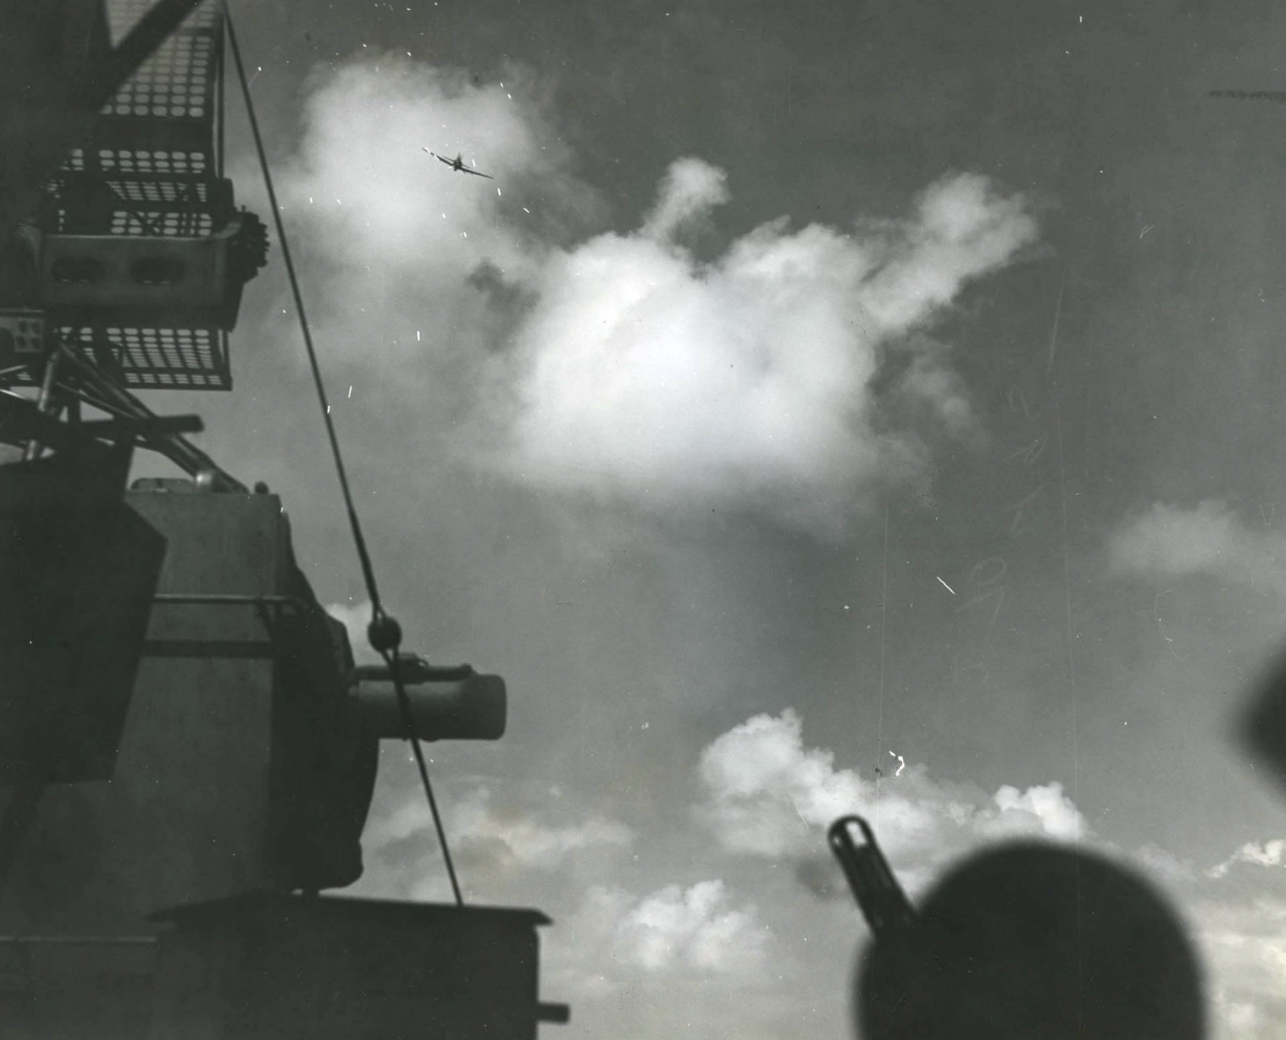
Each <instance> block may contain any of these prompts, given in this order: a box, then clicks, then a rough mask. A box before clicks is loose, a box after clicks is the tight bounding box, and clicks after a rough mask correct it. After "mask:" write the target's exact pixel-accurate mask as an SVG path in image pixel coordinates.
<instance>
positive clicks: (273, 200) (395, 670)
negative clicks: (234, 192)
mask: <svg viewBox="0 0 1286 1040" xmlns="http://www.w3.org/2000/svg"><path fill="white" fill-rule="evenodd" d="M223 8H224V11H223V16H224V22H225V24H226V25H227V27H228V40H229V42H230V43H231V44H232V59H233V62H234V63H235V64H236V67H237V79H238V80H239V81H240V83H241V94H242V97H243V98H244V99H245V104H246V115H247V117H248V119H249V122H250V132H251V134H252V135H253V137H254V142H255V151H256V152H258V154H259V168H260V169H261V170H262V171H263V181H264V186H265V187H266V188H267V189H268V202H269V204H270V205H271V206H272V218H273V221H274V222H275V224H276V227H277V240H278V241H279V242H280V243H281V256H282V259H283V260H284V261H285V264H286V276H287V278H288V279H289V281H290V291H291V294H292V295H293V297H294V300H295V312H296V314H297V315H298V316H299V328H300V330H301V331H302V333H303V337H304V348H305V349H306V350H307V352H308V364H309V367H310V368H311V369H312V375H313V385H314V387H315V388H316V390H317V400H318V403H319V404H320V405H321V411H322V418H323V419H324V420H325V424H326V436H327V438H328V439H329V441H330V449H331V455H332V456H333V457H334V460H335V471H336V473H337V474H338V476H339V486H340V491H341V492H342V493H343V496H344V507H345V509H346V510H347V511H348V524H349V528H350V529H351V530H352V534H353V544H354V546H355V547H356V549H357V558H358V561H359V562H360V563H361V567H362V577H363V579H364V580H365V583H366V594H367V596H368V597H369V598H370V601H371V623H370V625H369V627H368V628H367V630H366V634H367V638H368V639H369V640H370V644H371V646H372V647H373V648H374V649H375V650H376V652H378V653H379V655H380V657H382V658H383V659H384V663H385V664H386V665H387V666H388V670H389V676H390V678H391V679H392V680H393V688H394V689H395V690H396V691H397V703H398V707H399V709H400V711H401V715H402V725H403V727H404V728H405V730H406V736H407V739H408V740H410V742H411V749H412V751H413V752H414V754H415V764H416V766H417V767H418V769H419V773H420V782H421V784H422V785H423V787H424V794H425V797H426V798H427V799H428V802H429V811H430V812H431V813H432V814H433V826H434V828H435V829H436V830H437V834H438V843H439V845H440V846H441V848H442V858H443V860H444V862H445V863H446V868H447V875H448V876H449V877H450V879H451V891H452V892H453V893H454V894H455V902H456V905H457V906H464V897H463V896H462V895H461V893H460V882H459V881H458V880H457V879H456V874H455V864H454V863H453V862H452V860H451V849H450V846H448V845H447V836H446V829H445V828H444V827H443V825H442V816H441V814H440V813H439V812H438V803H437V799H436V798H435V797H434V795H433V784H432V782H431V781H430V780H429V769H428V766H427V765H426V764H425V761H424V750H423V748H421V747H420V738H419V735H418V734H417V733H416V732H415V724H414V722H413V720H412V718H411V703H410V700H409V699H408V697H407V694H406V687H405V685H404V684H403V682H402V675H401V670H400V662H399V660H398V649H399V647H400V646H401V643H402V628H401V626H400V625H399V624H398V623H397V619H396V618H394V617H392V616H391V615H390V614H388V613H387V612H386V611H385V610H384V604H383V603H382V602H381V600H380V594H379V586H378V584H377V583H376V581H375V568H374V567H373V566H372V564H371V556H370V553H369V552H368V551H367V548H366V539H365V538H364V537H363V536H362V524H361V521H360V520H359V519H358V516H357V508H356V506H355V505H354V504H353V492H352V489H351V488H350V487H349V484H348V472H347V470H346V469H345V468H344V457H343V455H342V454H341V452H340V450H339V438H338V437H337V436H336V434H335V421H334V419H332V418H331V414H330V401H329V399H328V398H327V396H326V385H325V383H324V382H323V381H322V374H321V367H320V366H319V364H318V362H317V350H316V348H315V347H314V346H313V337H312V330H311V329H310V328H309V325H308V318H307V315H306V314H305V312H304V300H303V296H302V295H301V293H300V289H299V279H298V277H297V276H296V274H295V265H294V262H293V261H292V260H291V257H290V246H289V244H288V243H287V241H286V227H285V224H284V222H283V221H282V217H281V207H280V206H279V205H278V204H277V193H276V191H275V190H274V189H273V185H272V174H271V173H270V172H269V169H268V155H267V152H266V151H265V149H264V145H263V137H262V135H261V134H260V133H259V120H258V119H257V118H256V116H255V108H254V102H253V101H252V100H251V98H250V84H249V83H248V82H247V81H246V70H245V66H244V65H243V64H242V61H241V48H240V46H239V45H238V44H237V33H236V30H235V29H234V28H233V25H232V12H231V11H230V10H228V5H227V4H226V3H225V4H224V5H223Z"/></svg>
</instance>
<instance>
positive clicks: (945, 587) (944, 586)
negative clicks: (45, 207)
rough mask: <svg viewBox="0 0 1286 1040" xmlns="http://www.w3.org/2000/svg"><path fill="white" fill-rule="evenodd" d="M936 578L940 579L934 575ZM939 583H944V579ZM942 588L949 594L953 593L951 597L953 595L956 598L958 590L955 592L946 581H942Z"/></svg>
mask: <svg viewBox="0 0 1286 1040" xmlns="http://www.w3.org/2000/svg"><path fill="white" fill-rule="evenodd" d="M934 577H935V578H938V576H937V575H936V574H935V575H934ZM938 581H942V579H941V578H938ZM942 587H943V588H944V589H946V590H947V591H948V592H949V593H951V595H953V596H954V595H955V594H956V590H955V589H953V588H952V587H951V586H950V585H948V584H947V583H946V582H945V581H942Z"/></svg>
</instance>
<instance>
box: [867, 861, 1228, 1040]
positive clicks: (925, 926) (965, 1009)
mask: <svg viewBox="0 0 1286 1040" xmlns="http://www.w3.org/2000/svg"><path fill="white" fill-rule="evenodd" d="M856 1011H857V1016H858V1030H859V1035H860V1036H861V1037H862V1038H863V1040H973V1038H982V1037H986V1038H987V1040H1073V1038H1075V1040H1200V1038H1201V1037H1202V1036H1204V1032H1205V1030H1204V1024H1205V1023H1204V1017H1205V1016H1204V1010H1203V999H1202V989H1201V974H1200V970H1199V968H1198V965H1197V960H1196V957H1195V955H1194V954H1193V952H1192V948H1191V946H1190V945H1189V942H1188V940H1187V938H1186V936H1185V934H1184V931H1183V927H1182V925H1181V924H1180V923H1179V921H1178V918H1177V917H1176V916H1175V914H1174V913H1173V912H1172V911H1171V910H1170V908H1169V907H1168V906H1167V905H1166V903H1165V901H1164V900H1163V899H1162V898H1161V897H1160V896H1159V895H1157V894H1156V893H1155V892H1154V891H1153V890H1152V889H1151V887H1150V886H1148V885H1147V884H1145V883H1144V882H1143V881H1142V880H1141V879H1139V878H1137V877H1135V876H1134V875H1133V874H1131V873H1130V872H1128V871H1126V870H1124V869H1122V868H1121V867H1119V866H1116V865H1115V864H1112V863H1110V862H1108V861H1107V860H1105V859H1102V858H1100V857H1098V856H1093V855H1088V854H1086V853H1084V852H1078V851H1074V850H1071V849H1065V848H1059V847H1056V846H1049V845H1039V844H1029V843H1021V844H1012V845H1005V846H1001V847H998V848H995V849H992V850H989V851H986V852H983V853H981V854H979V855H977V856H974V857H973V858H972V859H970V860H968V861H966V862H965V863H963V864H961V865H960V866H958V867H956V868H955V869H954V870H953V871H952V872H951V873H950V874H948V875H947V876H946V877H945V878H944V879H943V880H942V881H941V882H940V883H939V884H938V886H937V887H936V888H935V889H934V890H933V891H932V892H931V893H930V894H929V896H928V897H927V899H926V900H925V901H924V903H923V906H922V908H921V910H920V912H919V913H918V914H917V915H916V917H915V919H914V921H913V922H912V923H910V924H908V925H906V926H905V927H901V928H897V929H894V930H890V931H883V932H881V933H880V934H879V935H878V938H877V939H876V940H875V941H874V942H873V943H872V944H871V947H870V949H869V950H868V952H867V954H866V956H865V958H864V961H863V963H862V965H861V967H860V968H859V971H858V978H857V1001H856Z"/></svg>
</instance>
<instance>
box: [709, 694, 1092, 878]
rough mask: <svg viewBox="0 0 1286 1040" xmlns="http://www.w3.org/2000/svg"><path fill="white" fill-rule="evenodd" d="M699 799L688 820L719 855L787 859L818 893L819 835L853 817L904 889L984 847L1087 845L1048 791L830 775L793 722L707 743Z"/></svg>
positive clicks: (1062, 801) (918, 775) (833, 771)
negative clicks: (868, 825) (1030, 842)
mask: <svg viewBox="0 0 1286 1040" xmlns="http://www.w3.org/2000/svg"><path fill="white" fill-rule="evenodd" d="M698 775H699V779H700V783H701V787H702V792H703V793H702V799H701V801H700V802H699V804H698V806H697V808H696V814H697V818H698V819H699V820H700V821H701V822H702V823H704V824H705V825H706V826H707V827H709V828H710V829H711V830H712V831H713V832H714V834H715V835H716V836H717V837H718V838H719V840H720V842H721V843H722V845H723V846H724V848H726V849H728V850H730V851H733V852H741V853H748V854H752V855H756V856H763V857H768V858H773V859H781V858H786V859H795V860H797V861H801V860H802V861H803V862H804V863H805V864H806V865H804V866H801V867H800V868H799V874H800V877H801V880H803V881H804V882H805V884H806V885H808V887H810V888H812V889H813V890H814V891H819V890H820V889H822V888H833V887H834V886H830V885H826V884H825V876H826V869H828V868H823V867H822V864H823V863H825V862H826V860H825V859H824V858H821V857H824V856H826V855H827V854H826V853H825V852H824V850H823V851H822V852H821V853H819V846H820V845H821V844H822V843H823V838H822V835H823V832H824V830H825V828H826V827H828V826H829V825H830V824H831V823H833V822H834V821H835V820H836V819H837V818H838V817H840V816H843V815H846V814H848V813H860V814H861V815H863V816H865V817H867V819H869V820H870V821H871V822H872V823H873V825H874V826H875V828H876V832H877V836H878V838H879V841H880V845H881V847H882V848H883V849H884V850H885V853H886V854H887V855H888V857H889V859H890V861H891V862H892V864H893V865H894V866H895V867H896V868H898V869H899V871H900V872H901V873H902V876H903V877H904V879H905V880H906V882H907V883H908V885H910V886H911V887H918V886H919V885H921V884H923V883H924V882H925V881H927V880H928V878H929V877H930V876H931V873H932V871H933V870H935V869H936V868H937V867H938V866H939V865H940V864H942V863H944V862H945V861H946V860H947V859H949V858H951V857H953V856H955V855H957V854H959V853H960V852H961V851H963V850H964V849H966V848H968V847H970V846H972V845H976V844H979V843H981V842H983V841H986V840H994V839H1001V838H1015V837H1040V838H1048V839H1051V840H1061V841H1077V840H1080V839H1082V838H1086V837H1088V836H1089V833H1090V830H1089V826H1088V824H1087V823H1086V821H1085V818H1084V817H1083V816H1082V815H1081V813H1080V811H1079V810H1078V809H1077V808H1076V806H1075V805H1074V804H1073V803H1072V802H1071V800H1070V799H1069V798H1068V797H1067V796H1066V795H1065V794H1064V793H1063V788H1062V785H1061V784H1058V783H1056V782H1055V783H1050V784H1046V785H1038V786H1034V787H1029V788H1027V789H1026V790H1022V791H1020V790H1019V789H1018V788H1016V787H1012V786H1002V787H1000V788H999V789H998V790H997V791H996V792H995V793H994V794H992V795H990V796H988V795H986V794H985V793H984V792H982V791H981V790H979V789H976V788H973V787H971V786H969V785H964V784H951V783H946V782H941V781H937V780H934V779H932V778H930V776H929V775H928V772H927V770H925V769H924V768H923V767H922V766H911V767H909V768H908V769H907V771H906V772H905V773H904V774H903V776H901V777H899V778H897V779H896V780H894V779H891V778H890V779H887V780H885V781H883V782H881V783H880V784H876V783H875V782H874V781H873V780H868V779H865V778H863V777H862V776H860V775H859V774H858V772H857V771H856V770H851V769H837V768H836V767H835V763H834V755H833V753H832V752H830V751H826V750H823V749H820V748H808V747H805V746H804V742H803V736H802V725H801V722H800V719H799V716H798V715H796V714H795V712H793V711H791V710H789V709H787V710H786V711H784V712H782V714H781V715H777V716H773V715H756V716H755V717H754V718H751V719H749V720H748V721H747V722H744V723H742V724H741V725H739V726H736V727H734V728H733V729H731V730H730V731H728V732H727V733H725V734H723V735H722V736H720V737H718V738H717V739H716V740H714V741H713V742H712V743H711V744H710V745H709V746H707V747H706V749H705V750H704V751H703V752H702V754H701V759H700V763H699V766H698Z"/></svg>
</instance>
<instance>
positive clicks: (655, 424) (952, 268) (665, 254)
mask: <svg viewBox="0 0 1286 1040" xmlns="http://www.w3.org/2000/svg"><path fill="white" fill-rule="evenodd" d="M725 198H726V190H725V187H724V178H723V174H722V173H721V171H718V170H715V169H714V168H713V167H710V166H708V165H707V164H705V163H702V162H700V161H699V160H696V159H682V160H679V161H678V162H676V163H675V164H674V165H673V166H672V167H671V169H670V172H669V174H668V176H667V177H666V180H665V182H664V184H663V186H662V191H661V197H660V199H659V201H658V202H657V204H656V206H655V208H654V209H653V210H652V213H651V215H650V216H649V217H648V218H647V220H646V221H645V222H644V224H643V227H642V228H641V230H640V231H638V232H636V233H633V234H626V235H618V234H605V235H600V236H598V237H596V238H593V239H590V240H589V241H587V242H585V243H583V244H582V245H581V246H579V247H577V248H575V249H572V250H570V251H566V252H562V253H559V254H557V255H555V256H554V257H552V258H551V259H550V261H549V263H548V264H547V265H546V266H545V267H544V269H543V271H542V273H541V276H540V279H539V283H538V293H537V295H538V302H537V303H536V305H535V307H534V308H533V310H532V312H531V313H530V314H529V316H528V317H527V319H526V321H525V322H524V323H523V325H522V327H521V328H520V329H519V331H518V334H517V336H516V345H517V350H516V355H515V357H514V358H513V359H511V364H510V367H509V368H507V369H506V372H505V376H506V378H508V379H510V380H512V383H513V394H514V396H513V411H512V414H511V415H510V416H509V417H508V428H509V436H508V442H507V445H506V449H507V457H506V458H505V460H504V465H505V468H506V469H507V470H508V471H509V472H510V473H511V474H512V475H514V476H515V477H516V478H517V479H520V480H523V481H526V482H529V483H532V484H535V485H537V486H540V487H546V488H555V489H559V490H565V491H575V492H583V493H590V494H593V495H597V496H605V497H615V498H623V499H626V500H628V501H630V502H631V503H634V504H643V505H645V506H650V507H652V508H656V509H674V508H700V507H710V506H713V507H716V508H717V507H720V506H730V507H739V508H758V509H763V510H766V511H767V512H769V513H770V514H772V515H773V516H775V517H776V518H777V519H779V520H784V521H786V522H789V523H793V524H796V525H798V526H802V527H805V528H808V529H811V530H815V531H819V532H827V531H833V530H834V529H835V528H836V527H837V525H841V524H842V522H843V520H844V518H845V517H846V516H847V515H848V514H850V513H851V512H852V510H853V508H854V506H855V505H856V504H858V503H860V501H861V499H862V496H863V492H864V491H866V490H868V489H869V488H870V487H871V486H872V485H873V484H874V483H875V482H876V481H878V480H881V479H886V478H895V479H896V478H902V477H907V476H910V475H913V474H915V473H916V472H918V471H919V470H920V469H921V468H922V466H923V456H924V452H923V449H922V447H921V441H922V437H921V435H920V432H919V431H915V430H910V429H903V430H889V429H885V428H883V423H882V419H881V416H880V414H879V413H878V409H877V402H876V401H875V400H874V398H873V392H872V381H873V379H874V377H875V376H876V374H877V372H878V371H879V370H880V363H881V348H882V346H883V345H884V344H886V343H888V342H889V341H891V340H893V339H894V338H896V337H902V336H905V335H906V334H907V333H910V332H912V331H913V330H917V329H920V328H922V327H925V326H927V325H928V324H929V323H930V322H932V320H933V319H934V317H935V316H937V315H938V314H939V313H940V311H941V308H942V307H943V306H944V305H945V304H947V303H948V302H950V300H951V299H952V298H953V297H954V296H955V294H956V293H958V292H959V290H960V288H961V287H962V286H963V285H964V284H965V283H966V282H967V281H969V280H970V279H972V278H976V277H978V276H980V275H982V274H985V273H986V272H988V271H991V270H994V269H996V268H998V267H1000V266H1001V265H1003V264H1005V263H1006V262H1008V261H1009V260H1010V259H1011V258H1012V257H1013V255H1014V254H1015V252H1016V251H1017V250H1018V249H1019V248H1020V247H1022V246H1023V245H1024V244H1026V243H1028V242H1030V241H1031V240H1032V239H1033V238H1034V236H1035V233H1036V227H1035V222H1034V221H1033V220H1032V218H1031V217H1030V216H1029V215H1028V214H1027V212H1026V209H1025V206H1024V203H1023V202H1022V200H1021V199H1016V198H1014V199H1004V198H999V197H997V196H995V195H994V194H993V193H992V191H991V189H990V187H989V186H988V183H987V182H986V180H985V179H983V178H981V177H975V176H960V177H955V178H951V179H948V180H945V181H942V182H940V183H938V184H935V185H933V186H932V187H931V188H930V189H929V190H928V191H927V192H926V194H925V196H924V198H923V199H922V200H921V202H920V206H919V209H918V212H917V217H916V218H915V219H914V220H911V221H908V222H903V223H899V224H896V225H888V226H885V227H883V228H880V229H873V230H869V231H868V232H867V233H866V234H864V235H859V236H857V237H855V236H853V235H850V234H846V233H844V232H841V231H838V230H835V229H833V228H828V227H824V226H821V225H816V224H814V225H810V226H808V227H805V228H802V229H800V230H798V231H793V232H792V231H790V230H788V228H787V225H786V222H785V221H784V220H778V221H775V222H773V223H769V224H765V225H763V226H762V227H760V228H758V229H756V230H754V231H752V232H751V233H749V234H748V235H746V236H744V237H742V238H740V239H738V240H736V241H735V242H733V243H732V245H731V246H730V247H729V248H728V250H727V251H726V252H725V253H724V254H723V255H722V256H721V257H719V258H717V259H715V260H714V261H712V262H710V263H708V264H701V263H698V262H697V261H696V260H695V259H694V258H693V256H692V255H691V254H690V253H688V252H687V251H685V250H684V249H683V248H681V247H680V246H678V245H677V244H676V243H675V242H674V235H675V233H676V232H677V231H678V230H679V229H680V228H681V226H682V225H683V224H684V223H686V222H688V221H691V220H693V219H695V218H697V217H699V216H701V215H702V214H703V213H704V212H706V211H707V210H708V209H709V208H710V207H711V206H713V205H715V204H717V203H719V202H721V201H723V200H724V199H725ZM907 379H908V380H909V382H910V389H912V390H913V391H915V392H918V393H919V394H920V396H921V397H923V398H924V399H926V400H929V401H930V402H933V403H935V404H937V406H938V408H939V411H940V412H941V414H942V417H943V418H944V420H945V421H946V423H947V424H948V425H949V426H951V427H952V428H953V429H956V430H958V429H959V428H961V427H962V426H963V425H967V422H966V421H965V416H966V415H967V406H966V405H964V404H963V401H962V395H961V392H960V387H959V385H958V383H957V382H956V381H955V380H954V379H952V378H950V377H948V376H947V375H946V374H944V371H943V370H942V367H941V364H940V362H939V361H937V360H934V361H932V362H931V363H929V362H926V363H924V364H921V365H920V366H919V367H918V368H917V367H914V366H913V367H912V368H911V370H910V371H909V372H908V375H907Z"/></svg>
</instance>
